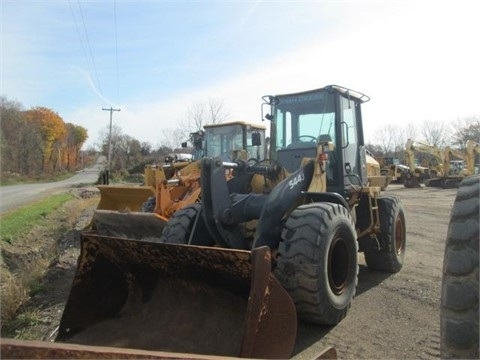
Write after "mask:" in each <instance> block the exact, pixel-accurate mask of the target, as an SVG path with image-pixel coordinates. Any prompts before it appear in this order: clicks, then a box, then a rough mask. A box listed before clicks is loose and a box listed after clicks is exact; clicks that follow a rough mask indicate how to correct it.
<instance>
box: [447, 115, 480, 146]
mask: <svg viewBox="0 0 480 360" xmlns="http://www.w3.org/2000/svg"><path fill="white" fill-rule="evenodd" d="M453 129H454V130H453V136H452V145H453V146H455V147H458V148H459V149H463V148H465V143H466V142H467V140H474V141H476V142H477V143H480V116H478V115H472V116H468V117H465V118H462V119H457V121H456V122H455V123H454V124H453Z"/></svg>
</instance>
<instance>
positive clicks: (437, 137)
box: [420, 120, 449, 147]
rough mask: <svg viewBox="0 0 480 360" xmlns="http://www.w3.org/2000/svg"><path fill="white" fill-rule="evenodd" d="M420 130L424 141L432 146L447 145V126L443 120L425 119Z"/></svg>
mask: <svg viewBox="0 0 480 360" xmlns="http://www.w3.org/2000/svg"><path fill="white" fill-rule="evenodd" d="M420 132H421V134H422V136H423V139H424V140H425V142H426V143H427V144H429V145H432V146H437V147H444V146H445V145H447V139H448V133H449V132H448V128H447V125H446V124H445V122H443V121H429V120H425V121H424V122H423V123H422V125H421V129H420Z"/></svg>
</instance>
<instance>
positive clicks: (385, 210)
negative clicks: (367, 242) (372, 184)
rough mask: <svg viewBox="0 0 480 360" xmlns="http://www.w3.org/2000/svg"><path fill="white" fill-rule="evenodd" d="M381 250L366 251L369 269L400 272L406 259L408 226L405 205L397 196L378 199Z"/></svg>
mask: <svg viewBox="0 0 480 360" xmlns="http://www.w3.org/2000/svg"><path fill="white" fill-rule="evenodd" d="M378 211H379V216H380V231H381V232H380V234H379V235H378V240H379V242H380V246H381V249H380V250H377V249H372V250H369V251H365V262H366V263H367V266H368V268H369V269H372V270H379V271H385V272H390V273H396V272H399V271H400V270H401V269H402V267H403V263H404V259H405V243H406V241H405V240H406V226H405V212H404V210H403V205H402V203H401V201H400V199H398V198H397V197H396V196H383V197H379V198H378Z"/></svg>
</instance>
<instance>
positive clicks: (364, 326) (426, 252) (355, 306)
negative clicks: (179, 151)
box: [22, 184, 456, 359]
mask: <svg viewBox="0 0 480 360" xmlns="http://www.w3.org/2000/svg"><path fill="white" fill-rule="evenodd" d="M386 193H390V194H396V195H398V196H399V197H400V199H401V200H402V202H403V205H404V208H405V213H406V222H407V250H406V257H405V265H404V267H403V269H402V270H401V271H400V272H399V273H397V274H384V273H381V272H375V271H370V270H368V269H367V268H366V266H365V261H364V259H363V255H362V254H360V255H359V262H360V274H359V281H358V288H357V295H356V298H355V299H354V301H353V303H352V307H351V309H350V311H349V313H348V314H347V317H346V318H345V319H344V320H343V321H342V322H341V323H340V324H338V325H337V326H335V327H320V326H314V325H309V324H305V323H300V324H299V328H298V336H297V343H296V346H295V350H294V357H295V358H296V359H311V358H313V357H314V356H315V355H316V354H317V353H318V352H319V351H321V350H322V349H324V348H326V347H329V346H334V347H335V348H336V350H337V353H338V357H339V359H412V358H416V359H438V358H439V356H440V340H439V336H440V312H439V311H440V289H441V274H442V265H443V252H444V246H445V239H446V234H447V227H448V221H449V216H450V210H451V208H452V205H453V202H454V199H455V194H456V189H445V190H444V189H436V188H425V187H422V188H420V189H407V188H404V187H403V185H395V184H391V185H389V187H388V188H387V190H386ZM91 212H93V209H92V208H91V207H86V208H85V210H84V211H83V213H82V216H81V217H80V218H79V221H78V223H77V224H76V225H75V227H74V228H73V229H72V230H71V231H68V232H67V233H66V234H65V236H63V237H62V238H61V239H59V240H58V241H59V244H60V248H61V250H62V251H61V253H60V255H59V257H58V258H57V259H55V261H54V262H53V263H52V265H51V267H50V269H49V270H48V272H47V274H46V276H45V280H44V285H45V286H44V291H42V292H40V293H39V294H37V295H35V296H34V297H33V298H32V299H31V300H30V302H29V307H34V308H35V309H37V310H38V311H39V312H40V314H41V319H42V321H41V322H39V323H37V324H34V325H32V326H28V327H25V328H24V329H22V334H23V335H22V338H28V339H36V340H45V341H53V340H54V339H55V336H56V331H57V327H58V324H59V320H60V317H61V314H62V309H63V307H64V304H65V301H66V298H67V296H68V293H69V288H70V284H71V281H72V278H73V276H74V272H75V266H76V260H77V256H78V246H79V231H80V230H81V228H82V226H84V225H85V224H86V221H87V220H88V218H89V217H90V216H91ZM39 241H51V239H43V240H39Z"/></svg>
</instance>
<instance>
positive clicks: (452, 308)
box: [440, 175, 480, 359]
mask: <svg viewBox="0 0 480 360" xmlns="http://www.w3.org/2000/svg"><path fill="white" fill-rule="evenodd" d="M479 197H480V176H478V175H477V176H472V177H468V178H466V179H464V180H463V181H462V183H461V184H460V187H459V189H458V192H457V196H456V198H455V202H454V204H453V209H452V212H451V215H450V223H449V226H448V233H447V241H446V245H445V254H444V260H443V278H442V293H441V308H440V319H441V321H440V354H441V358H442V359H478V358H479V340H478V339H479V338H478V337H479V331H478V317H479V312H478V306H479V304H478V298H479V286H478V280H479V279H478V263H479V255H478V242H479V235H480V234H479V233H480V231H479V217H480V211H479Z"/></svg>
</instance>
